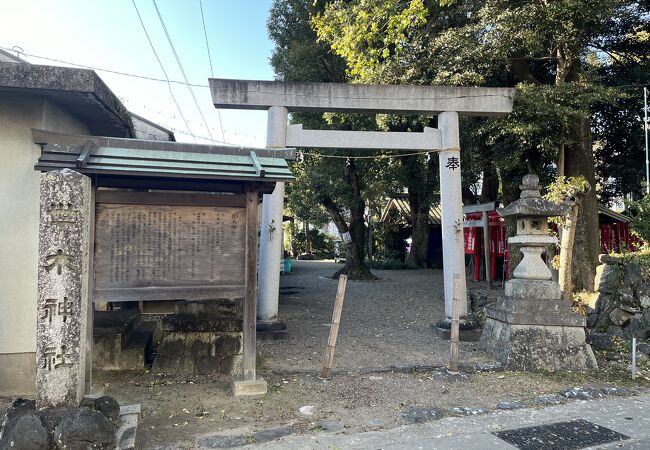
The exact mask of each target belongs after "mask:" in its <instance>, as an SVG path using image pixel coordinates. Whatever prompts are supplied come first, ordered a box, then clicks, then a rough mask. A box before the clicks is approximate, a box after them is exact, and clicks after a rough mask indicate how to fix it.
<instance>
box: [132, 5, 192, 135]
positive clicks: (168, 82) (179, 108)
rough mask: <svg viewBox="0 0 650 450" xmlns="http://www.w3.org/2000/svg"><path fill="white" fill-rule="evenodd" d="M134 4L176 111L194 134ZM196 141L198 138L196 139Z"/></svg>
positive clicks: (188, 129)
mask: <svg viewBox="0 0 650 450" xmlns="http://www.w3.org/2000/svg"><path fill="white" fill-rule="evenodd" d="M131 2H132V3H133V7H134V8H135V12H136V14H137V15H138V19H139V20H140V25H142V30H143V31H144V34H145V36H147V41H149V46H150V47H151V50H152V51H153V54H154V55H155V57H156V60H157V61H158V64H159V65H160V68H161V69H162V71H163V74H164V75H165V78H166V79H167V87H168V88H169V94H170V95H171V96H172V100H174V104H175V105H176V109H177V110H178V113H179V114H180V115H181V118H182V119H183V122H185V126H186V127H187V131H189V132H190V134H192V129H191V128H190V125H189V124H188V123H187V119H185V116H184V115H183V111H181V107H180V106H179V105H178V102H177V101H176V97H175V96H174V92H173V91H172V85H171V83H170V81H169V77H168V76H167V71H166V70H165V67H164V66H163V64H162V62H161V61H160V58H159V57H158V53H157V52H156V49H155V47H154V45H153V42H151V38H150V37H149V33H148V32H147V28H146V27H145V26H144V22H143V21H142V16H141V15H140V11H139V10H138V6H137V5H136V4H135V0H131ZM194 140H195V141H196V138H194Z"/></svg>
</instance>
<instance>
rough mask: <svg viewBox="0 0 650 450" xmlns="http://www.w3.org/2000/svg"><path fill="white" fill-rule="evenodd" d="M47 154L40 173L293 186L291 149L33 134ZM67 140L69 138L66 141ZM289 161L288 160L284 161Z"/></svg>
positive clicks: (42, 157) (39, 166) (44, 155)
mask: <svg viewBox="0 0 650 450" xmlns="http://www.w3.org/2000/svg"><path fill="white" fill-rule="evenodd" d="M33 134H34V141H35V142H37V143H39V144H41V147H42V151H41V157H40V158H39V159H38V163H37V164H36V165H35V167H34V168H35V169H36V170H41V171H49V170H56V169H64V168H69V169H73V170H76V171H78V172H81V173H85V174H104V175H129V176H140V177H170V178H192V179H196V180H208V179H209V180H245V181H264V182H276V181H292V180H293V179H294V177H293V175H292V174H291V171H290V170H289V166H288V164H287V159H292V158H293V150H290V149H279V150H270V149H258V148H243V147H228V146H214V145H197V144H183V143H179V142H164V141H138V140H132V139H114V138H95V137H88V136H84V137H82V136H66V135H60V134H54V133H47V132H42V131H40V130H34V132H33ZM66 137H67V139H66ZM285 158H286V159H285Z"/></svg>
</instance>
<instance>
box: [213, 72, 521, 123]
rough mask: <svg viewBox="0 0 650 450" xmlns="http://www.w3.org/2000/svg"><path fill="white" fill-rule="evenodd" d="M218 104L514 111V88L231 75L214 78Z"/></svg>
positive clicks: (386, 110) (475, 113)
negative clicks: (295, 79)
mask: <svg viewBox="0 0 650 450" xmlns="http://www.w3.org/2000/svg"><path fill="white" fill-rule="evenodd" d="M209 81H210V90H211V93H212V101H213V103H214V106H215V107H217V108H225V109H230V108H236V109H258V110H265V109H268V108H270V107H272V106H283V107H286V108H287V109H288V110H289V111H330V112H337V111H356V112H369V113H371V112H374V113H388V114H438V113H441V112H445V111H454V112H457V113H458V114H459V115H465V116H505V115H507V114H508V113H510V112H511V111H512V101H513V97H514V89H511V88H492V87H490V88H486V87H450V86H407V85H376V84H375V85H373V84H348V83H307V82H287V81H259V80H231V79H220V78H211V79H210V80H209Z"/></svg>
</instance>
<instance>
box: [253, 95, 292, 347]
mask: <svg viewBox="0 0 650 450" xmlns="http://www.w3.org/2000/svg"><path fill="white" fill-rule="evenodd" d="M288 114H289V113H288V110H287V108H285V107H283V106H271V107H270V108H269V110H268V118H267V122H266V147H267V148H271V149H273V148H285V147H286V141H287V116H288ZM283 210H284V183H275V189H274V190H273V193H272V194H264V196H263V197H262V225H261V230H260V262H259V270H258V273H259V275H258V288H259V291H258V293H257V331H258V334H260V335H264V334H272V335H274V336H281V335H284V334H285V333H286V331H287V326H286V325H285V323H284V322H282V321H281V320H280V319H279V317H278V302H279V296H280V261H281V260H282V212H283Z"/></svg>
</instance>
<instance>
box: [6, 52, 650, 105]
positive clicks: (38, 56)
mask: <svg viewBox="0 0 650 450" xmlns="http://www.w3.org/2000/svg"><path fill="white" fill-rule="evenodd" d="M0 49H2V50H5V51H8V52H11V51H13V52H15V50H12V49H10V48H7V47H2V46H0ZM20 54H21V55H23V56H27V57H29V58H36V59H42V60H44V61H52V62H57V63H60V64H67V65H69V66H74V67H80V68H82V69H90V70H96V71H98V72H106V73H113V74H116V75H122V76H125V77H132V78H139V79H141V80H149V81H157V82H160V83H172V84H181V85H183V86H192V87H200V88H209V87H210V86H209V85H207V84H198V83H186V82H183V81H179V80H169V79H162V78H156V77H149V76H146V75H139V74H135V73H129V72H121V71H119V70H113V69H106V68H103V67H96V66H89V65H86V64H79V63H74V62H70V61H65V60H62V59H56V58H49V57H47V56H40V55H35V54H33V53H27V52H20ZM396 86H400V85H396ZM418 86H428V85H418ZM448 87H464V86H448ZM478 87H480V86H478ZM605 87H611V88H620V89H637V88H642V87H648V88H650V83H645V84H643V83H642V84H639V83H636V84H619V85H613V86H605ZM256 92H257V93H260V94H273V93H274V92H270V91H256ZM309 96H310V97H316V98H352V99H354V98H353V97H344V96H331V95H328V96H314V95H309ZM492 96H494V95H492ZM476 97H488V96H487V95H458V96H451V97H440V99H455V98H476ZM390 98H391V99H394V100H412V99H413V98H412V97H390ZM385 99H386V98H378V100H385Z"/></svg>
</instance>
